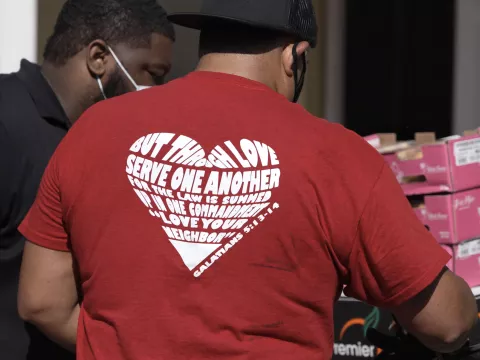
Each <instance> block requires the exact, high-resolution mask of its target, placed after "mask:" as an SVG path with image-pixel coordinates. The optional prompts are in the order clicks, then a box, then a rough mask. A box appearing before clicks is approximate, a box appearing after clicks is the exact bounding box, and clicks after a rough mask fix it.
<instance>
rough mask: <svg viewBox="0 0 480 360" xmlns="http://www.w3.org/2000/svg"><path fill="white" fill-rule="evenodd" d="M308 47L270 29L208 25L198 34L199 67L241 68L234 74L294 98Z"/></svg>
mask: <svg viewBox="0 0 480 360" xmlns="http://www.w3.org/2000/svg"><path fill="white" fill-rule="evenodd" d="M219 29H221V30H219ZM309 47H310V45H309V43H308V42H307V41H297V40H296V39H295V38H294V37H292V36H289V35H286V34H282V33H279V32H276V31H272V30H267V29H258V28H254V27H250V26H246V25H238V24H228V23H225V24H223V26H221V27H219V26H215V25H212V26H208V27H206V28H204V29H203V30H202V32H201V35H200V49H199V55H200V58H201V60H200V69H202V67H203V66H205V65H206V66H208V67H211V70H214V71H225V72H230V71H231V72H233V73H235V72H236V71H239V70H240V69H239V68H242V69H243V71H242V70H240V71H241V73H238V74H237V75H243V76H246V77H251V78H254V79H255V80H258V81H261V82H263V83H266V84H267V85H269V86H270V87H272V88H273V89H274V90H275V91H277V92H278V93H280V94H282V95H284V96H285V97H287V98H288V99H294V97H295V95H296V94H295V90H296V84H297V85H298V84H299V82H300V81H301V80H300V79H301V77H302V73H303V70H304V66H305V63H304V62H303V60H302V59H304V57H305V56H306V51H307V50H308V48H309ZM294 55H295V56H296V57H297V58H296V59H295V58H294ZM296 76H297V77H296ZM300 87H301V85H300ZM300 90H301V89H297V91H300Z"/></svg>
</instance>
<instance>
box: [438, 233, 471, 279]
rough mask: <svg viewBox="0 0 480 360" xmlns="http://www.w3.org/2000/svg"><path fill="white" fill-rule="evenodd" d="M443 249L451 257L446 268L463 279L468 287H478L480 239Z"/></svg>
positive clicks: (445, 246)
mask: <svg viewBox="0 0 480 360" xmlns="http://www.w3.org/2000/svg"><path fill="white" fill-rule="evenodd" d="M443 248H444V249H445V250H446V251H448V253H449V254H451V255H452V260H450V262H449V263H448V265H447V266H448V268H449V269H450V270H451V271H453V272H454V273H455V274H457V275H458V276H460V277H461V278H463V279H464V280H465V281H466V282H467V283H468V285H470V287H472V288H473V287H475V286H480V239H477V240H471V241H467V242H464V243H461V244H458V245H451V246H447V245H444V246H443Z"/></svg>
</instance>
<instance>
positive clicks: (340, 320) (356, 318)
mask: <svg viewBox="0 0 480 360" xmlns="http://www.w3.org/2000/svg"><path fill="white" fill-rule="evenodd" d="M392 321H393V318H392V315H391V314H390V313H388V312H386V311H384V310H381V309H378V308H375V307H372V306H370V305H367V304H365V303H362V302H360V301H356V300H354V299H351V298H346V297H342V298H340V300H339V301H337V303H336V304H335V310H334V324H335V344H334V348H333V357H332V359H358V358H366V359H373V358H375V356H376V355H377V354H379V353H380V351H381V350H380V349H377V348H376V347H375V346H373V345H372V344H371V343H370V342H369V341H368V340H367V339H366V338H365V335H366V331H367V329H368V328H369V327H374V328H376V329H378V330H379V331H382V332H385V333H387V332H388V329H389V326H390V325H391V324H392Z"/></svg>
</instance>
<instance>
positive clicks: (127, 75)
mask: <svg viewBox="0 0 480 360" xmlns="http://www.w3.org/2000/svg"><path fill="white" fill-rule="evenodd" d="M108 50H110V52H111V53H112V56H113V58H114V60H115V62H116V63H117V65H118V66H119V67H120V69H121V70H122V71H123V73H124V74H125V76H126V77H127V79H128V80H129V81H130V82H131V83H132V85H133V86H134V87H135V90H136V91H141V90H145V89H149V88H151V86H146V85H138V84H137V83H136V82H135V80H133V78H132V77H131V75H130V74H129V73H128V71H127V69H125V67H124V66H123V64H122V62H121V61H120V59H119V58H118V57H117V55H116V54H115V52H114V51H113V50H112V48H111V47H110V46H108ZM97 83H98V87H99V88H100V91H101V92H102V95H103V97H104V98H105V100H106V99H107V96H106V95H105V91H104V90H103V84H102V81H101V80H100V78H99V77H98V76H97Z"/></svg>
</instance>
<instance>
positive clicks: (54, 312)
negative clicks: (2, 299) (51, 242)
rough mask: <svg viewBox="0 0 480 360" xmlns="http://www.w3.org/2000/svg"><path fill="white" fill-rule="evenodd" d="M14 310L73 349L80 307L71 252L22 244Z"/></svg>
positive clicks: (56, 340) (61, 343) (50, 336)
mask: <svg viewBox="0 0 480 360" xmlns="http://www.w3.org/2000/svg"><path fill="white" fill-rule="evenodd" d="M18 311H19V314H20V316H21V318H22V319H23V320H25V321H27V322H30V323H32V324H33V325H35V326H36V327H37V328H38V329H40V330H41V331H42V332H43V333H45V335H47V336H48V337H49V338H50V339H51V340H53V341H55V342H56V343H58V344H59V345H61V346H62V347H64V348H66V349H68V350H70V351H72V352H75V345H76V337H77V325H78V316H79V313H80V306H79V304H78V294H77V287H76V281H75V276H74V268H73V261H72V255H71V253H69V252H61V251H56V250H49V249H46V248H43V247H40V246H38V245H35V244H33V243H31V242H28V241H27V243H26V245H25V250H24V255H23V263H22V270H21V273H20V285H19V292H18Z"/></svg>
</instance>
